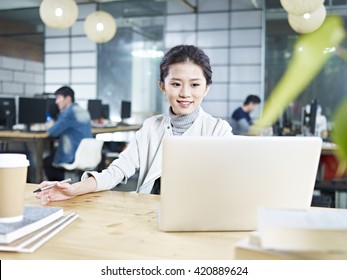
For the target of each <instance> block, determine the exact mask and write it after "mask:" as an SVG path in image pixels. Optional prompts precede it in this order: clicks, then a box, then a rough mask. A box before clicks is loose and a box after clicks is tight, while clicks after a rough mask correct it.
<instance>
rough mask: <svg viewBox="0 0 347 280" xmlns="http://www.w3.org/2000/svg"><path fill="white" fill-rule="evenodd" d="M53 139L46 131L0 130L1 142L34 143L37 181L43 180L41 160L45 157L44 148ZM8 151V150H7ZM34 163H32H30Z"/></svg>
mask: <svg viewBox="0 0 347 280" xmlns="http://www.w3.org/2000/svg"><path fill="white" fill-rule="evenodd" d="M52 140H53V139H52V138H50V137H49V136H48V134H47V133H46V132H25V131H16V130H4V131H0V142H1V143H4V144H5V145H7V144H9V143H13V142H22V143H32V144H33V148H34V153H35V161H36V166H35V179H34V180H35V181H36V182H41V181H42V178H43V177H42V174H43V161H42V160H39V159H42V158H43V149H44V146H45V143H46V142H50V141H52ZM5 151H6V150H5ZM30 164H32V163H30Z"/></svg>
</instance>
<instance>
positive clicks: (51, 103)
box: [47, 97, 60, 120]
mask: <svg viewBox="0 0 347 280" xmlns="http://www.w3.org/2000/svg"><path fill="white" fill-rule="evenodd" d="M59 112H60V111H59V107H58V106H57V104H56V103H55V98H51V97H49V98H47V113H49V114H50V115H51V117H52V118H53V119H54V120H56V119H57V118H58V115H59Z"/></svg>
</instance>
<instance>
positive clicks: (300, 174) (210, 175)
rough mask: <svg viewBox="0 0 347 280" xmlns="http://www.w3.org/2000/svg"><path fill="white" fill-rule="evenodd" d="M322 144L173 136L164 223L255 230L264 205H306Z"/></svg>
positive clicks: (167, 145) (168, 145)
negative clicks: (259, 210)
mask: <svg viewBox="0 0 347 280" xmlns="http://www.w3.org/2000/svg"><path fill="white" fill-rule="evenodd" d="M321 147H322V141H321V139H320V138H318V137H294V136H288V137H285V136H279V137H266V136H232V137H228V138H225V137H182V136H181V137H179V136H172V137H168V138H166V139H164V141H163V166H162V168H163V170H162V177H161V190H160V193H161V194H160V206H159V212H160V213H159V216H158V219H159V228H160V229H161V230H163V231H238V230H255V229H256V227H257V210H258V208H259V207H285V208H300V209H307V208H309V207H310V205H311V201H312V196H313V189H314V184H315V180H316V175H317V169H318V164H319V158H320V153H321Z"/></svg>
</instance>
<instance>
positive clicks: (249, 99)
mask: <svg viewBox="0 0 347 280" xmlns="http://www.w3.org/2000/svg"><path fill="white" fill-rule="evenodd" d="M260 101H261V100H260V98H259V97H258V96H257V95H252V94H251V95H248V96H247V98H246V100H245V102H243V105H248V104H249V103H254V104H259V103H260Z"/></svg>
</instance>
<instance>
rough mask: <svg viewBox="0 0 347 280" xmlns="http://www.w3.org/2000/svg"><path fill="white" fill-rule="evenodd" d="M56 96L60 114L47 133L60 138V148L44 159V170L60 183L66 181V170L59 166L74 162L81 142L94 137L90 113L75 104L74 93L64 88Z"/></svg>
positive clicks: (50, 179) (49, 178)
mask: <svg viewBox="0 0 347 280" xmlns="http://www.w3.org/2000/svg"><path fill="white" fill-rule="evenodd" d="M54 95H55V103H56V104H57V106H58V108H59V110H60V114H59V116H58V119H57V121H56V122H54V123H52V125H51V126H50V127H49V128H48V130H47V132H48V134H49V135H50V136H51V137H54V138H58V148H57V150H56V151H54V152H53V153H52V154H51V155H50V156H48V157H47V158H45V159H44V170H45V173H46V176H47V179H48V180H49V181H60V180H63V179H64V169H62V168H59V167H58V166H59V164H60V163H71V162H73V161H74V159H75V152H76V150H77V147H78V145H79V144H80V142H81V140H82V139H83V138H90V137H93V135H92V131H91V124H90V115H89V112H88V111H87V110H85V109H83V108H81V107H80V106H79V105H78V104H77V103H75V93H74V91H73V90H72V89H71V88H70V87H67V86H63V87H61V88H59V89H58V90H57V91H56V92H55V93H54Z"/></svg>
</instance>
